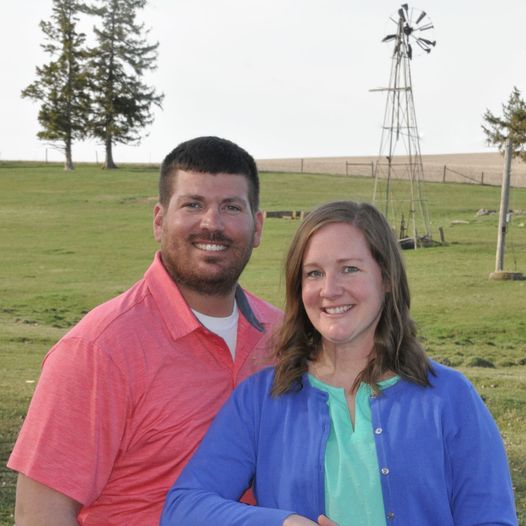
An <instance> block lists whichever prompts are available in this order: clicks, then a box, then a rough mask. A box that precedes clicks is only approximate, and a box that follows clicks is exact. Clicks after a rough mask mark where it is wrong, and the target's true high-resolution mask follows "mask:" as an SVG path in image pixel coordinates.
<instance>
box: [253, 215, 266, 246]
mask: <svg viewBox="0 0 526 526" xmlns="http://www.w3.org/2000/svg"><path fill="white" fill-rule="evenodd" d="M263 220H264V217H263V212H262V211H261V210H258V211H257V212H256V215H255V216H254V221H255V222H256V224H255V233H254V242H253V243H252V246H253V247H254V248H256V247H259V244H260V243H261V237H262V236H263Z"/></svg>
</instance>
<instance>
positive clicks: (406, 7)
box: [402, 4, 409, 13]
mask: <svg viewBox="0 0 526 526" xmlns="http://www.w3.org/2000/svg"><path fill="white" fill-rule="evenodd" d="M402 8H403V9H405V12H406V13H409V5H408V4H402Z"/></svg>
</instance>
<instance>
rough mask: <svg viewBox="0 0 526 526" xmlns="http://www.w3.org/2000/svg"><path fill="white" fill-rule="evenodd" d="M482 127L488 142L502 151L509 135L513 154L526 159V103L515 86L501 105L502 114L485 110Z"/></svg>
mask: <svg viewBox="0 0 526 526" xmlns="http://www.w3.org/2000/svg"><path fill="white" fill-rule="evenodd" d="M483 118H484V121H485V124H483V125H482V129H483V130H484V133H485V134H486V137H487V141H488V144H494V145H496V146H498V148H499V151H500V152H504V149H505V146H506V141H507V139H508V137H511V142H512V144H513V156H514V157H520V158H521V159H522V160H523V161H526V103H525V102H524V100H523V99H522V97H521V92H520V91H519V89H518V88H517V87H514V88H513V91H512V92H511V95H510V97H509V99H508V102H507V103H506V104H503V105H502V116H501V117H497V116H495V115H493V113H491V111H489V110H486V112H485V113H484V116H483Z"/></svg>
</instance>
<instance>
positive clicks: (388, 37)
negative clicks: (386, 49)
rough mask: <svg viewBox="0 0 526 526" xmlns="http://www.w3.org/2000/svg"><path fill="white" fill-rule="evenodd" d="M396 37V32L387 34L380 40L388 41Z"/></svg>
mask: <svg viewBox="0 0 526 526" xmlns="http://www.w3.org/2000/svg"><path fill="white" fill-rule="evenodd" d="M396 37H397V35H396V33H395V34H394V35H387V36H386V37H384V38H382V42H389V40H394V39H395V38H396Z"/></svg>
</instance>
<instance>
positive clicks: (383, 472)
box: [380, 468, 389, 475]
mask: <svg viewBox="0 0 526 526" xmlns="http://www.w3.org/2000/svg"><path fill="white" fill-rule="evenodd" d="M380 472H381V473H382V475H389V468H382V469H381V470H380Z"/></svg>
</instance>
